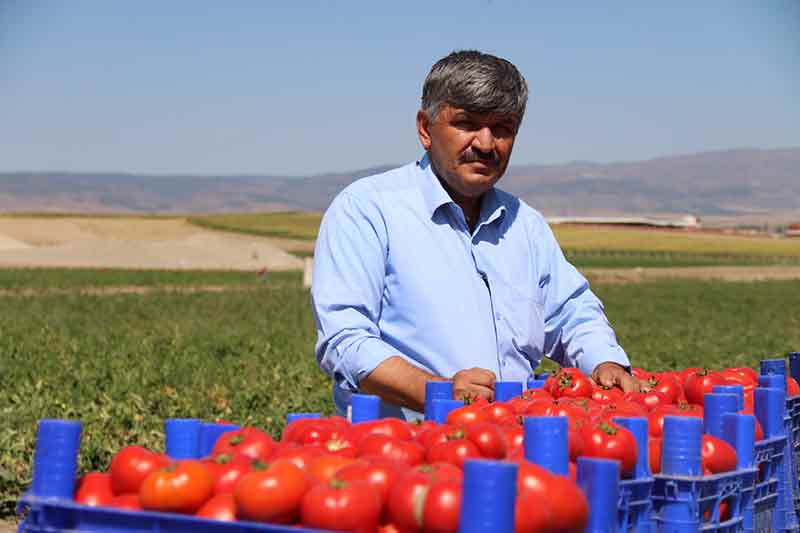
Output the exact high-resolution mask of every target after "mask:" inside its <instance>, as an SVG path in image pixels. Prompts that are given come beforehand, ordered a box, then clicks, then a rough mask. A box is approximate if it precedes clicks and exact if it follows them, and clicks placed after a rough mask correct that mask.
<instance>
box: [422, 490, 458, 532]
mask: <svg viewBox="0 0 800 533" xmlns="http://www.w3.org/2000/svg"><path fill="white" fill-rule="evenodd" d="M461 497H462V491H461V482H460V481H453V480H452V479H451V480H445V481H436V482H433V483H431V485H430V486H429V487H428V490H427V492H425V497H424V502H423V503H422V526H423V529H424V530H425V531H430V532H435V533H456V531H458V518H459V514H460V513H461Z"/></svg>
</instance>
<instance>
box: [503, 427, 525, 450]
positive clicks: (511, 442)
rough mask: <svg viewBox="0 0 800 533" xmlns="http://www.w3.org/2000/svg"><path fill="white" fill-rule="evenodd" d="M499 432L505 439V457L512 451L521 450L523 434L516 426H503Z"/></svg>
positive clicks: (523, 439)
mask: <svg viewBox="0 0 800 533" xmlns="http://www.w3.org/2000/svg"><path fill="white" fill-rule="evenodd" d="M500 430H501V431H502V432H503V435H504V436H505V438H506V442H507V443H508V451H507V452H506V455H507V456H508V455H510V454H511V453H512V452H513V451H514V450H520V449H522V447H523V445H524V441H525V432H524V431H523V429H522V428H521V427H520V426H518V425H503V426H500Z"/></svg>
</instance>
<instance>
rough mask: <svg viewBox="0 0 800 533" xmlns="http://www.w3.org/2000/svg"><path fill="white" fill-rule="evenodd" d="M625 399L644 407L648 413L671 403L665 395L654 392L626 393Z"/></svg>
mask: <svg viewBox="0 0 800 533" xmlns="http://www.w3.org/2000/svg"><path fill="white" fill-rule="evenodd" d="M625 399H626V400H628V401H630V402H633V403H638V404H639V405H642V406H644V408H645V409H647V410H648V411H652V410H653V409H655V408H656V407H658V406H659V405H669V404H670V403H671V402H670V401H669V400H668V399H667V397H666V396H665V395H663V394H661V393H660V392H658V391H654V390H651V391H649V392H628V393H626V394H625Z"/></svg>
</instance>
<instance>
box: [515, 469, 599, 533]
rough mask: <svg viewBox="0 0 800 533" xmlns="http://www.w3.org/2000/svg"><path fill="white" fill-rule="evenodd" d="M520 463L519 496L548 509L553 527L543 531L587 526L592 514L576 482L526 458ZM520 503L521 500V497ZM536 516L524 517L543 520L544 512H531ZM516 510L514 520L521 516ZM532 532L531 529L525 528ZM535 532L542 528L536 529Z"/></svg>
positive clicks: (575, 528) (568, 529) (570, 529)
mask: <svg viewBox="0 0 800 533" xmlns="http://www.w3.org/2000/svg"><path fill="white" fill-rule="evenodd" d="M515 462H516V463H517V467H518V471H517V498H520V497H524V498H525V499H524V500H523V501H526V502H534V501H535V502H536V505H537V506H539V507H541V508H543V509H545V510H546V511H547V513H546V514H547V516H548V518H549V522H548V523H549V524H550V528H551V529H546V530H544V531H559V532H576V533H577V532H582V531H583V530H584V529H585V528H586V523H587V521H588V517H589V505H588V503H587V501H586V497H585V496H584V495H583V492H581V490H580V489H579V488H578V486H577V485H576V484H575V482H574V481H572V480H570V479H568V478H566V477H562V476H557V475H555V474H553V473H551V472H550V471H548V470H546V469H545V468H542V467H541V466H538V465H535V464H533V463H531V462H530V461H526V460H524V459H522V460H518V461H515ZM518 504H519V500H518ZM531 512H532V513H534V514H535V515H536V516H534V517H524V518H527V519H528V520H531V521H533V522H537V523H538V520H540V519H541V517H540V516H539V515H540V514H541V513H539V512H537V511H531ZM521 518H523V517H520V516H519V514H518V512H517V513H515V523H517V520H519V519H521ZM523 531H531V530H523ZM532 531H542V530H537V529H533V530H532Z"/></svg>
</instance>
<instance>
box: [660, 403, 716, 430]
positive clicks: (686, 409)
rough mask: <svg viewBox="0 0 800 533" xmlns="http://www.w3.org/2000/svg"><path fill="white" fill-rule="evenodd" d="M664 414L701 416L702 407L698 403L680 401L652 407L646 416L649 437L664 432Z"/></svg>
mask: <svg viewBox="0 0 800 533" xmlns="http://www.w3.org/2000/svg"><path fill="white" fill-rule="evenodd" d="M665 416H691V417H695V418H703V408H702V406H699V405H694V404H688V403H682V404H678V405H662V406H660V407H656V408H655V409H653V410H652V411H651V412H650V414H649V415H648V416H647V427H648V432H649V433H650V436H651V437H661V436H662V435H663V434H664V417H665Z"/></svg>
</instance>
